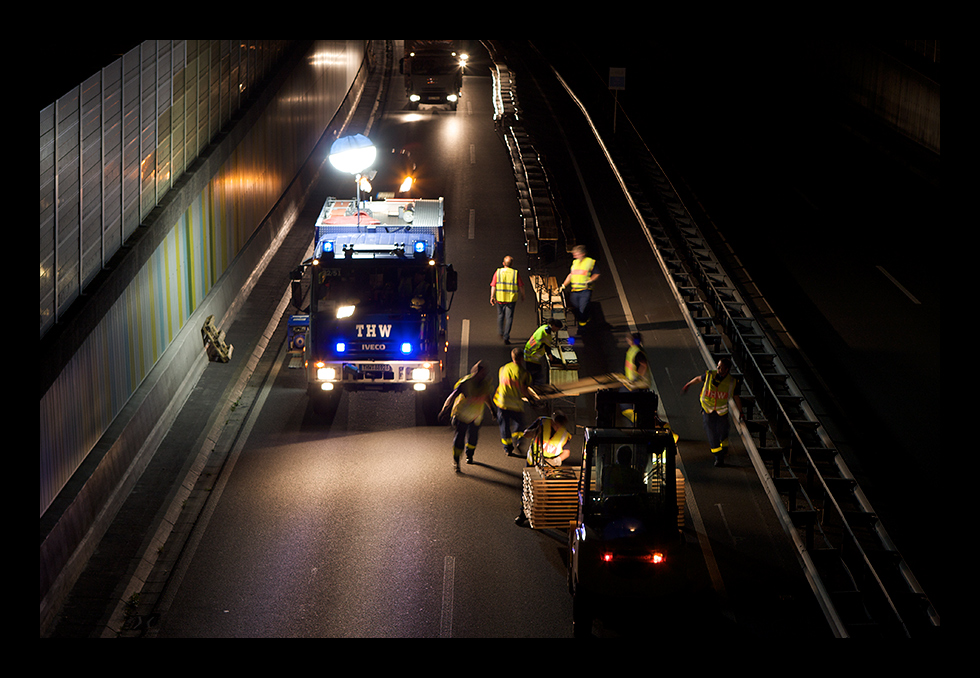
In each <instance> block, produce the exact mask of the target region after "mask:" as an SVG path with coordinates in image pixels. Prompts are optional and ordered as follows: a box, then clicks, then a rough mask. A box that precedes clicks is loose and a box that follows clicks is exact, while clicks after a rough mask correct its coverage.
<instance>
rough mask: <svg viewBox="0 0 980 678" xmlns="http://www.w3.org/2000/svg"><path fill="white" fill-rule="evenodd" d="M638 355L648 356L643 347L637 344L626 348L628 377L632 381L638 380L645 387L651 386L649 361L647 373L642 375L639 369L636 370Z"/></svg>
mask: <svg viewBox="0 0 980 678" xmlns="http://www.w3.org/2000/svg"><path fill="white" fill-rule="evenodd" d="M637 355H642V356H643V357H644V359H645V358H646V354H645V353H644V352H643V349H642V348H640V347H639V346H637V345H636V344H633V345H632V346H630V347H629V348H628V349H627V350H626V378H627V379H629V380H630V381H635V382H637V383H638V384H640V385H641V386H645V387H647V388H649V387H650V365H649V363H648V364H647V373H646V374H645V375H643V376H642V377H641V376H640V373H639V372H637V370H636V365H637V362H636V356H637ZM644 362H646V361H645V360H644Z"/></svg>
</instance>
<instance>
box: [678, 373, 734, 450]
mask: <svg viewBox="0 0 980 678" xmlns="http://www.w3.org/2000/svg"><path fill="white" fill-rule="evenodd" d="M694 384H703V386H702V387H701V412H702V420H703V422H704V432H705V433H706V434H707V436H708V445H709V446H710V447H711V454H712V456H713V457H714V460H715V466H724V465H725V455H726V454H727V453H728V433H729V431H730V428H731V422H730V421H729V418H728V414H729V405H728V403H729V401H730V400H734V401H735V407H736V408H737V409H738V411H737V412H736V415H737V416H738V418H739V421H742V418H743V417H742V399H741V398H740V397H739V390H740V388H741V384H740V383H739V380H738V379H736V378H735V376H734V375H733V374H732V361H731V360H730V359H729V358H722V359H721V360H719V361H718V366H717V368H716V369H714V370H708V371H707V372H706V373H705V375H704V376H697V377H694V379H691V381H689V382H687V383H686V384H684V387H683V388H682V389H681V392H682V393H687V389H688V387H690V386H693V385H694Z"/></svg>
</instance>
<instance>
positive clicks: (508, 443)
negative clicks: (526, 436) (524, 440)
mask: <svg viewBox="0 0 980 678" xmlns="http://www.w3.org/2000/svg"><path fill="white" fill-rule="evenodd" d="M497 422H498V423H499V424H500V443H501V444H502V445H503V446H504V451H505V452H507V454H510V453H511V452H513V451H514V449H515V448H516V447H517V444H518V443H519V442H520V440H521V434H522V433H523V429H524V425H523V424H524V413H523V412H522V411H520V410H505V409H504V408H502V407H501V408H500V409H498V410H497Z"/></svg>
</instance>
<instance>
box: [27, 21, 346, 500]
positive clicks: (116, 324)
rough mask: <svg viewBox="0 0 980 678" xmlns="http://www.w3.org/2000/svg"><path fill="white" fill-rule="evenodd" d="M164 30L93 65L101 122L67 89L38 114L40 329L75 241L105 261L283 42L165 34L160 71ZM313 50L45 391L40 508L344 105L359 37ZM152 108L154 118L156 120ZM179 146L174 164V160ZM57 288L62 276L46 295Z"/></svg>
mask: <svg viewBox="0 0 980 678" xmlns="http://www.w3.org/2000/svg"><path fill="white" fill-rule="evenodd" d="M161 42H163V41H148V42H146V43H144V44H143V45H141V46H140V47H139V48H136V49H134V50H132V51H131V52H129V53H127V54H126V55H124V56H123V58H122V59H120V60H119V62H117V63H116V64H113V65H112V66H110V67H108V68H106V69H105V70H104V71H103V73H102V76H101V80H102V84H101V86H100V89H101V90H102V92H103V95H102V97H103V103H102V104H101V106H100V109H101V111H102V113H101V119H100V120H98V119H95V118H97V117H98V116H96V114H95V108H94V105H93V107H92V108H91V109H88V108H87V107H86V105H85V104H80V103H79V101H80V99H81V100H85V98H84V97H81V96H80V94H79V92H78V91H76V92H75V93H74V95H73V96H68V97H64V98H63V99H62V100H59V102H57V105H56V106H54V107H49V108H50V110H49V109H45V110H44V111H42V112H41V118H40V120H41V124H40V141H41V143H40V148H41V152H40V156H41V182H40V185H41V190H40V231H41V247H40V260H41V325H42V327H41V335H42V336H44V334H45V332H46V331H47V330H48V329H49V328H50V327H51V325H52V323H53V322H54V319H55V318H56V317H57V313H61V312H64V310H65V309H66V308H67V305H68V304H67V303H61V301H62V300H61V297H60V294H67V295H70V294H77V291H78V289H79V288H80V283H79V275H78V271H79V267H78V262H79V258H80V246H79V242H80V241H87V240H90V239H92V238H96V239H98V233H99V232H100V229H101V234H102V237H101V240H102V243H100V246H99V247H100V248H104V250H105V254H104V257H105V259H108V258H109V257H111V256H112V254H113V253H114V252H115V251H116V250H118V247H119V246H120V244H121V243H122V242H125V240H126V238H128V236H129V234H130V233H132V231H133V229H135V228H136V227H138V225H139V223H140V221H141V220H142V219H141V217H140V214H145V213H148V212H149V211H150V210H152V209H153V207H154V206H155V205H156V202H157V201H159V200H160V199H161V198H162V197H163V192H164V191H163V190H162V189H161V187H163V186H170V185H172V184H173V181H174V180H175V178H174V177H173V176H171V177H162V175H163V174H165V173H169V174H171V175H173V174H176V167H177V165H178V164H179V165H182V166H187V165H189V164H190V163H191V162H193V159H194V158H195V157H197V155H198V154H199V153H200V151H201V150H202V149H204V148H206V147H207V145H208V143H209V142H210V141H211V139H212V137H213V134H214V133H216V132H217V131H218V130H220V128H221V126H222V125H223V124H225V123H227V122H228V120H230V118H231V117H232V115H234V113H235V110H236V107H237V106H238V103H239V100H240V99H241V96H240V95H239V92H242V91H246V92H247V91H248V90H249V88H252V87H255V83H256V82H258V81H261V80H263V79H264V78H265V77H266V76H267V75H268V73H269V71H270V69H272V68H275V65H276V63H277V61H276V60H277V59H278V58H280V57H281V56H282V55H284V54H285V53H286V51H285V50H286V45H285V44H282V43H281V42H280V41H252V42H246V41H238V40H230V41H229V40H225V41H220V40H210V41H209V40H189V41H167V42H166V45H165V49H164V51H165V52H166V53H167V56H166V60H165V61H166V63H165V64H164V65H163V66H162V67H161V66H160V65H159V64H157V65H154V58H153V57H152V55H153V53H155V52H156V50H158V49H159V47H160V43H161ZM175 45H179V47H175ZM320 48H321V49H323V50H328V51H331V52H332V53H334V54H335V55H337V56H336V57H335V58H333V59H331V60H330V61H329V64H328V63H327V62H322V63H320V62H318V61H317V60H315V59H311V60H309V61H308V62H305V63H304V64H302V65H301V66H300V67H299V68H297V73H295V74H294V75H293V76H292V77H291V78H290V80H288V81H287V83H286V84H285V85H284V86H283V90H282V91H281V92H280V93H279V94H278V95H277V96H276V97H275V98H274V99H273V100H272V101H271V102H270V103H269V106H268V108H267V110H266V112H265V113H264V114H263V116H262V117H261V118H260V119H259V120H258V121H257V122H256V123H255V125H254V126H253V128H252V130H251V131H250V132H249V133H248V134H247V135H246V138H245V139H244V141H243V142H242V143H241V144H240V145H239V147H238V148H236V149H235V150H234V151H233V152H232V153H231V155H230V157H229V158H228V159H227V161H226V162H225V163H224V165H223V166H222V167H221V169H220V170H219V172H218V174H217V175H216V176H214V177H213V178H212V179H211V181H210V183H208V184H207V186H206V188H205V189H204V190H202V191H201V193H200V194H199V195H197V196H195V197H194V198H193V200H192V201H191V202H190V204H189V205H188V207H187V208H186V210H185V211H184V212H183V214H182V216H181V217H180V218H179V219H178V221H177V223H176V224H174V225H173V227H172V229H171V230H170V232H169V234H168V235H167V236H166V237H165V238H164V239H163V240H162V241H161V242H160V244H159V245H158V246H157V248H156V249H155V251H154V252H153V253H152V254H150V256H149V258H148V260H147V261H146V262H145V264H144V265H143V267H142V269H141V270H140V271H139V272H138V274H137V275H136V276H135V278H134V279H133V281H132V282H131V283H130V285H129V287H128V288H127V289H126V291H125V292H124V293H123V294H122V295H121V296H120V297H119V299H118V300H117V301H116V302H115V303H114V304H113V305H112V307H111V308H110V309H109V311H108V312H107V313H106V315H105V317H104V318H103V320H102V321H101V322H100V323H99V325H98V327H97V328H96V330H95V331H93V332H92V333H91V334H90V336H89V337H88V338H87V339H85V341H84V342H83V344H82V346H81V347H80V348H79V350H78V351H77V353H76V355H75V356H74V357H73V358H72V360H71V361H70V362H69V364H68V365H67V366H66V368H65V369H64V370H63V372H62V373H61V375H59V377H58V378H57V380H56V382H55V384H54V385H53V386H52V387H51V388H50V389H49V391H48V393H46V394H45V395H44V396H42V398H41V403H40V430H41V435H40V439H41V445H40V446H41V449H40V457H41V458H40V468H41V479H40V482H41V491H40V502H41V504H40V508H41V514H42V515H43V514H44V511H45V510H46V508H47V507H48V506H49V505H50V502H51V501H53V499H54V497H56V496H57V494H58V492H59V491H60V490H61V489H62V487H63V486H64V484H65V483H66V482H67V480H68V479H69V478H70V477H71V475H72V473H74V471H75V470H76V469H77V468H78V466H79V465H80V464H81V462H82V461H84V459H85V457H86V456H87V455H88V453H89V452H90V450H91V449H92V448H93V447H94V446H95V444H96V443H97V442H98V441H99V439H100V437H101V436H102V435H103V433H104V432H105V430H106V428H107V427H108V426H109V424H110V423H111V422H112V421H113V419H114V418H115V416H116V415H117V414H118V413H119V412H120V411H121V409H122V408H123V407H124V406H125V404H126V403H127V402H128V400H129V398H130V397H131V396H132V394H133V393H134V392H135V391H136V389H137V388H138V387H139V385H140V384H141V383H142V381H143V380H144V379H145V378H146V376H147V375H148V373H149V372H150V370H151V369H152V368H153V366H154V365H155V364H156V362H157V361H159V359H160V358H161V356H162V355H163V353H164V352H165V351H166V350H167V348H168V346H169V345H170V344H171V343H172V342H173V341H174V339H175V338H176V337H177V335H178V333H179V332H180V331H181V329H182V328H184V327H185V325H186V323H187V321H188V319H189V318H190V317H191V315H192V313H193V312H194V311H195V310H196V309H197V308H198V307H199V306H200V304H201V302H202V301H203V300H204V298H205V296H206V295H207V294H208V292H209V291H210V290H211V289H212V287H213V286H214V285H215V284H216V282H217V281H218V279H219V278H220V277H221V276H222V275H223V274H224V273H225V272H226V271H227V269H228V267H229V266H230V265H231V264H232V262H233V261H234V259H235V257H236V255H237V254H238V253H239V252H240V251H241V250H242V248H243V247H244V246H245V244H246V243H247V242H248V240H249V238H250V237H251V236H252V234H253V233H254V231H255V229H256V228H257V227H258V226H259V225H260V223H261V221H262V219H263V218H264V217H265V215H266V214H267V213H268V212H269V210H270V209H271V208H272V207H273V206H274V205H275V202H276V201H277V200H278V198H279V196H280V195H282V193H283V191H285V190H286V188H287V187H288V185H289V182H290V181H291V180H292V178H293V177H294V176H295V175H296V173H297V172H298V171H299V170H300V168H301V167H302V165H303V163H304V162H305V161H306V159H307V157H308V155H309V153H310V152H311V151H312V149H313V147H314V146H315V144H316V142H317V141H318V139H319V137H320V135H321V134H322V132H323V130H324V129H325V127H326V126H327V124H329V122H330V120H331V118H332V117H333V113H334V112H335V111H336V110H337V108H338V107H339V106H340V104H341V103H342V102H343V100H344V97H345V96H346V94H347V90H348V89H349V88H350V85H351V83H352V82H353V80H354V77H355V76H356V74H357V71H358V69H359V67H360V64H361V61H362V59H363V56H364V41H360V40H355V41H324V42H323V43H321V44H320ZM253 53H254V55H253ZM317 64H319V65H317ZM178 65H181V68H180V69H179V72H175V69H177V67H178ZM161 72H166V75H165V76H164V77H163V78H160V77H159V73H161ZM148 80H150V81H149V82H148ZM164 80H165V81H166V82H165V83H164V82H163V81H164ZM175 89H176V90H179V92H180V95H179V96H174V95H173V92H174V90H175ZM161 100H163V101H165V102H166V105H165V106H164V107H163V108H161V105H160V101H161ZM80 107H81V108H80ZM147 107H150V109H151V111H153V112H152V113H147V111H146V110H145V109H146V108H147ZM181 108H182V110H181ZM80 110H81V111H83V112H82V113H80ZM161 110H165V111H166V113H167V116H168V119H169V123H168V124H166V125H161V124H160V122H159V121H160V119H161V117H163V116H161V115H160V112H161ZM90 114H91V115H92V116H95V117H94V118H93V119H92V120H91V121H89V120H88V117H89V115H90ZM80 116H81V120H82V121H83V122H82V123H81V125H80V122H79V121H80ZM89 122H91V124H92V127H93V128H94V129H98V130H101V137H100V141H98V142H96V141H95V140H94V139H91V140H90V141H88V142H81V145H80V141H79V140H80V139H81V138H87V137H86V135H85V134H81V133H80V129H81V128H84V129H86V130H87V129H88V127H89ZM181 128H182V129H183V132H182V133H178V132H177V130H178V129H181ZM181 146H182V150H179V151H178V150H177V148H178V147H181ZM97 147H98V148H99V153H100V154H102V155H103V156H104V162H103V163H102V164H100V165H97V166H94V167H91V168H90V163H89V162H88V157H89V156H90V155H91V154H94V153H95V150H94V149H95V148H97ZM80 148H81V151H80ZM164 148H167V150H166V152H165V151H164V150H162V149H164ZM181 154H182V155H183V156H184V158H183V160H182V161H180V162H179V163H178V162H176V161H175V160H174V158H176V156H178V155H181ZM80 163H81V164H80ZM82 167H84V168H85V174H86V177H87V175H88V173H89V172H90V171H91V172H93V173H94V174H95V175H97V177H98V178H97V179H96V178H92V179H90V180H89V179H86V180H85V181H81V182H80V170H81V168H82ZM181 171H183V170H181ZM59 182H61V183H60V184H59ZM55 187H57V197H55ZM83 191H84V192H83ZM93 191H94V192H95V193H96V195H98V196H100V197H101V199H102V201H103V204H104V207H102V208H101V209H99V208H96V207H95V206H92V207H91V208H87V209H86V210H84V211H85V213H86V215H87V216H88V215H89V212H91V214H92V215H95V214H96V213H99V214H100V215H101V218H102V219H103V220H104V223H103V224H102V225H101V227H100V229H95V230H94V233H95V235H84V237H82V230H81V228H80V226H81V224H80V219H79V214H80V205H82V204H86V205H88V201H87V198H82V200H84V203H82V202H80V197H79V196H81V195H84V194H87V193H89V192H93ZM141 196H142V198H143V200H142V204H141V200H140V198H141ZM56 207H57V209H56ZM64 207H67V209H65V210H64V213H62V212H63V209H62V208H64ZM87 216H86V219H85V221H86V222H87ZM92 218H93V219H94V218H95V217H94V216H93V217H92ZM85 233H88V229H87V228H86V229H85ZM46 271H48V273H46ZM56 276H57V277H56ZM65 279H66V280H65ZM56 284H57V285H59V286H61V287H63V289H62V290H61V292H60V293H59V297H58V302H59V303H57V304H56V303H55V302H54V300H53V297H54V296H55V295H54V294H53V289H52V288H53V287H54V286H55V285H56ZM73 288H74V291H73Z"/></svg>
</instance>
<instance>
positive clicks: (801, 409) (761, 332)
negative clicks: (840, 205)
mask: <svg viewBox="0 0 980 678" xmlns="http://www.w3.org/2000/svg"><path fill="white" fill-rule="evenodd" d="M554 73H555V76H556V77H557V79H558V80H559V82H560V83H561V85H562V86H563V87H564V89H565V90H566V91H567V92H568V94H569V96H571V97H572V99H573V100H574V101H575V103H576V105H578V107H579V108H580V109H581V110H582V113H583V115H585V117H586V120H587V121H588V124H589V125H590V126H591V127H592V130H593V132H594V134H595V137H596V139H597V141H598V142H599V144H600V146H602V148H603V151H604V152H605V154H606V157H607V159H608V161H609V165H610V167H612V168H613V171H614V172H615V173H616V175H617V177H618V179H619V182H620V185H621V187H622V190H623V193H624V195H625V196H626V198H627V200H628V201H629V203H630V205H631V206H632V209H633V212H634V213H635V215H636V218H637V219H638V221H639V222H640V224H641V226H642V228H643V231H644V232H645V234H646V237H647V239H648V241H649V243H650V246H651V247H652V249H653V250H654V252H655V253H656V256H657V258H658V260H659V262H660V266H661V268H662V270H663V273H664V275H665V276H666V277H667V279H668V281H669V282H670V284H671V287H672V289H673V292H674V296H675V297H676V299H677V302H678V304H679V306H680V308H681V310H682V312H683V314H684V316H685V318H686V321H687V323H688V325H689V327H690V329H691V330H692V332H694V334H695V335H696V336H697V337H698V339H699V345H700V348H701V351H702V353H703V355H704V358H705V362H706V364H707V365H709V366H713V365H714V364H716V363H717V361H718V360H719V359H720V358H721V357H722V356H729V357H731V359H732V361H733V363H734V370H733V371H734V372H735V373H736V374H737V375H738V376H739V377H740V378H741V379H742V382H743V389H748V390H749V393H746V394H743V395H742V402H743V406H744V409H745V410H746V411H745V413H744V414H745V422H744V423H738V422H736V423H735V426H736V427H737V429H738V431H739V433H740V435H741V438H742V440H743V442H744V444H745V447H746V449H747V452H748V454H749V457H750V458H751V460H752V464H753V466H754V468H755V470H756V472H757V474H758V476H759V478H760V480H761V482H762V485H763V487H764V489H765V491H766V493H767V495H768V496H769V499H770V502H771V503H772V506H773V508H774V509H775V511H776V513H777V515H778V517H779V519H780V521H781V523H782V525H783V527H784V529H785V530H786V533H787V534H788V535H789V537H790V538H791V539H792V542H793V544H794V545H795V548H796V552H797V556H798V558H799V560H800V563H801V566H802V567H803V570H804V572H805V574H806V576H807V578H808V580H809V582H810V585H811V587H812V589H813V592H814V594H815V595H816V597H817V600H818V602H819V604H820V605H821V608H822V610H823V612H824V615H825V617H826V619H827V622H828V624H829V625H830V628H831V631H832V633H833V634H834V635H835V636H836V637H842V638H844V637H882V638H893V637H918V636H922V635H928V634H929V633H932V632H935V631H936V630H937V629H938V627H939V625H940V624H939V615H938V613H937V612H936V610H935V609H934V608H933V606H932V604H931V602H930V601H929V599H928V597H927V596H926V594H925V592H924V591H923V589H922V587H921V586H920V585H919V583H918V581H917V580H916V578H915V576H914V575H913V573H912V572H911V570H910V568H909V567H908V565H907V564H906V562H905V560H904V559H903V558H902V556H901V554H900V553H899V552H898V550H897V549H896V547H895V544H894V543H893V542H892V540H891V538H890V537H889V536H888V533H887V531H886V530H885V526H884V525H883V524H882V522H881V520H880V519H879V517H878V515H877V514H876V513H875V511H874V509H873V508H872V507H871V505H870V503H869V502H868V500H867V498H866V497H865V495H864V493H863V492H862V490H861V488H860V486H859V485H858V482H857V481H856V480H855V478H854V476H853V475H852V473H851V472H850V470H849V469H848V467H847V464H846V463H845V460H844V459H843V457H842V455H841V454H839V453H838V450H837V449H836V448H835V445H834V443H833V441H832V440H831V439H830V437H829V436H828V435H827V433H826V430H825V427H824V426H823V425H822V424H821V422H820V421H819V420H818V419H817V417H816V416H815V415H814V412H813V410H812V408H811V407H810V405H809V404H808V403H807V400H806V397H805V396H804V395H803V393H802V392H801V390H800V389H799V388H798V387H797V385H796V383H795V382H794V379H793V377H792V375H791V374H790V372H789V371H788V370H787V369H786V367H785V366H784V364H783V361H782V360H781V359H780V355H779V352H778V351H777V350H776V349H775V348H774V343H773V342H772V341H770V338H769V336H768V335H767V329H766V328H767V324H766V323H763V322H760V320H759V319H758V318H757V317H755V316H754V315H753V310H757V311H758V310H760V309H762V312H763V313H764V314H766V315H767V317H768V316H769V315H773V314H772V313H771V309H768V306H767V305H766V304H765V301H764V299H762V297H761V295H759V294H758V292H757V290H754V289H752V290H751V291H750V292H749V291H746V294H744V295H743V290H742V289H740V286H739V285H736V284H735V283H734V282H733V279H732V277H731V276H729V274H728V273H727V272H726V270H725V268H724V267H723V265H722V263H721V261H720V260H719V258H718V257H717V256H715V253H714V252H713V251H712V248H711V247H710V246H709V243H708V241H707V240H706V238H705V237H704V235H703V234H702V232H701V229H700V228H699V227H698V224H697V223H695V220H694V218H693V217H692V215H691V213H690V211H689V210H688V208H687V207H686V206H685V204H684V201H683V200H682V199H681V197H680V195H679V193H678V191H677V190H676V189H675V187H674V185H673V184H672V183H671V181H670V179H669V178H668V177H667V175H666V173H665V172H664V170H663V168H662V167H661V165H660V163H659V162H658V161H657V160H656V158H655V157H654V156H653V153H652V152H651V151H650V150H649V148H648V147H647V145H646V144H645V142H644V141H643V139H642V138H641V137H640V135H639V134H638V133H637V132H636V131H635V129H634V128H633V127H632V125H631V124H630V125H622V126H621V127H620V130H619V132H618V133H617V143H616V149H615V151H611V150H610V148H609V147H607V145H606V144H605V143H604V142H603V140H602V138H601V136H600V134H599V132H598V130H597V129H596V128H595V127H594V126H593V125H592V123H591V120H590V119H589V115H588V112H587V111H586V110H585V108H584V106H583V105H582V103H581V102H580V101H579V100H578V98H577V97H576V96H575V94H574V92H572V90H571V88H570V87H569V86H568V85H567V84H566V83H565V81H564V80H563V79H562V78H561V76H560V75H559V74H558V72H557V71H554ZM620 113H621V114H623V116H624V117H625V113H624V112H623V111H620ZM624 128H625V129H624ZM613 153H615V154H616V157H615V158H614V157H613ZM749 284H750V285H751V283H749Z"/></svg>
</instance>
